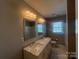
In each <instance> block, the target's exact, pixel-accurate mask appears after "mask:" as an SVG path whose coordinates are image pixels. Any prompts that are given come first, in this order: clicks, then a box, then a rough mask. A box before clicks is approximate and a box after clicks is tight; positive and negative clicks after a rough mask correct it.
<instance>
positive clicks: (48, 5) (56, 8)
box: [24, 0, 67, 17]
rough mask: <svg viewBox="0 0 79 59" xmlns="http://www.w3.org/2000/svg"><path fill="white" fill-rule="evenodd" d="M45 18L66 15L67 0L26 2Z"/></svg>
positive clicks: (30, 0) (27, 0) (29, 0)
mask: <svg viewBox="0 0 79 59" xmlns="http://www.w3.org/2000/svg"><path fill="white" fill-rule="evenodd" d="M24 1H25V2H26V3H27V4H29V5H30V6H31V7H32V8H34V9H35V10H37V11H38V12H39V13H40V14H41V15H42V16H44V17H56V16H61V15H65V14H66V5H67V4H66V1H67V0H24Z"/></svg>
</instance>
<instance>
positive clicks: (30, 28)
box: [23, 19, 36, 41]
mask: <svg viewBox="0 0 79 59" xmlns="http://www.w3.org/2000/svg"><path fill="white" fill-rule="evenodd" d="M23 22H24V41H27V40H31V39H32V38H34V37H36V31H35V24H36V23H35V21H29V20H27V19H24V21H23Z"/></svg>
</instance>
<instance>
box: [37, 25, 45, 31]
mask: <svg viewBox="0 0 79 59" xmlns="http://www.w3.org/2000/svg"><path fill="white" fill-rule="evenodd" d="M44 27H45V26H44V24H37V25H36V31H37V32H44Z"/></svg>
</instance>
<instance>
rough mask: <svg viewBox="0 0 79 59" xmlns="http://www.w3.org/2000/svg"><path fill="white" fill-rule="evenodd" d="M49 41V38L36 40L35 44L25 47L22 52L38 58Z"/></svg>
mask: <svg viewBox="0 0 79 59" xmlns="http://www.w3.org/2000/svg"><path fill="white" fill-rule="evenodd" d="M50 41H51V38H48V37H46V38H43V39H40V40H37V41H35V43H32V44H30V45H29V46H27V47H25V48H24V51H26V52H29V53H32V54H33V55H35V56H38V55H39V54H40V53H41V52H42V51H43V50H44V48H45V47H46V46H47V44H48V43H49V42H50Z"/></svg>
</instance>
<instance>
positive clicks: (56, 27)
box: [52, 22, 64, 33]
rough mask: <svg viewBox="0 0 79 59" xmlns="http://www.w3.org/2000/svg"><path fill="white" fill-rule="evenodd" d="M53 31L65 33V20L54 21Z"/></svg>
mask: <svg viewBox="0 0 79 59" xmlns="http://www.w3.org/2000/svg"><path fill="white" fill-rule="evenodd" d="M52 32H53V33H64V23H63V22H53V23H52Z"/></svg>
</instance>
